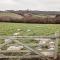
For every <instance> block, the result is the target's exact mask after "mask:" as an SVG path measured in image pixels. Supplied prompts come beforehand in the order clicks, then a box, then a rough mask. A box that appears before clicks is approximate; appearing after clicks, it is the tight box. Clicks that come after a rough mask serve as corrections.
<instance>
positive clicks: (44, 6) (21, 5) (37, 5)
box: [0, 0, 60, 11]
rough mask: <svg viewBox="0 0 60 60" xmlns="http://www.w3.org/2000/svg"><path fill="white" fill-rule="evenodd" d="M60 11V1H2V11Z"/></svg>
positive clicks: (0, 3)
mask: <svg viewBox="0 0 60 60" xmlns="http://www.w3.org/2000/svg"><path fill="white" fill-rule="evenodd" d="M19 9H24V10H25V9H31V10H43V11H60V0H0V10H19Z"/></svg>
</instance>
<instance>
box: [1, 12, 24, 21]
mask: <svg viewBox="0 0 60 60" xmlns="http://www.w3.org/2000/svg"><path fill="white" fill-rule="evenodd" d="M22 18H23V16H21V15H18V14H15V13H11V12H0V21H12V22H13V21H17V20H21V19H22Z"/></svg>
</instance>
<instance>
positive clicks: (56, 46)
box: [54, 32, 60, 59]
mask: <svg viewBox="0 0 60 60" xmlns="http://www.w3.org/2000/svg"><path fill="white" fill-rule="evenodd" d="M59 36H60V35H59V32H57V33H55V38H56V43H55V57H54V59H56V58H57V55H58V41H59Z"/></svg>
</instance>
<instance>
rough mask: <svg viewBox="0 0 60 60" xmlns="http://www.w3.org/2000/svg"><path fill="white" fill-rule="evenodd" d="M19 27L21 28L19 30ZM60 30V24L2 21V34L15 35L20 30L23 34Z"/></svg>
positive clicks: (0, 24)
mask: <svg viewBox="0 0 60 60" xmlns="http://www.w3.org/2000/svg"><path fill="white" fill-rule="evenodd" d="M18 29H20V30H19V31H18ZM57 31H59V32H60V24H26V23H1V22H0V35H13V33H15V32H19V33H20V34H19V35H22V36H40V35H51V34H54V33H55V32H57Z"/></svg>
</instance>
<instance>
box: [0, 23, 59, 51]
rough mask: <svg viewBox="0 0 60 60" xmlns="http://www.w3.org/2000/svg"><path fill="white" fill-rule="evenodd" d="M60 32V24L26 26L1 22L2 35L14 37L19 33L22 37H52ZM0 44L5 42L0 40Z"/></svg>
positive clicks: (24, 24)
mask: <svg viewBox="0 0 60 60" xmlns="http://www.w3.org/2000/svg"><path fill="white" fill-rule="evenodd" d="M18 30H19V31H18ZM58 31H59V32H60V24H26V23H2V22H0V35H13V34H14V33H17V32H19V35H21V36H40V35H45V36H47V35H52V34H54V33H55V32H58ZM28 42H29V41H28ZM0 43H3V41H2V40H0ZM59 46H60V42H59ZM59 51H60V49H59Z"/></svg>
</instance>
